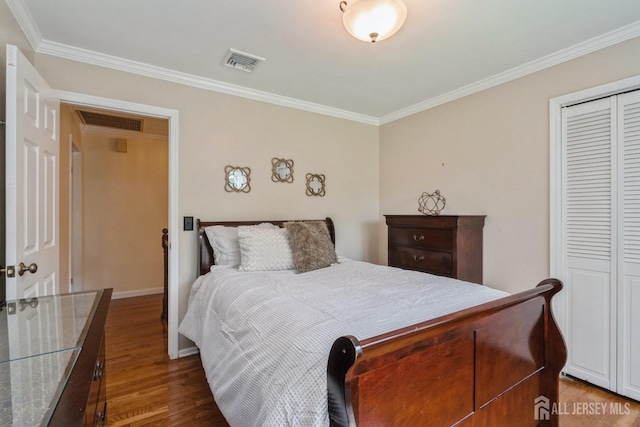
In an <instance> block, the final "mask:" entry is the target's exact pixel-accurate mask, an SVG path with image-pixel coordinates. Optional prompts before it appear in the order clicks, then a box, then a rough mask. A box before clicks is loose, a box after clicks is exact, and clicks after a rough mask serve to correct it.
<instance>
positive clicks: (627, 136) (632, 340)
mask: <svg viewBox="0 0 640 427" xmlns="http://www.w3.org/2000/svg"><path fill="white" fill-rule="evenodd" d="M617 98H618V104H617V110H618V129H619V130H618V141H619V150H618V151H619V154H618V163H619V164H620V165H621V167H620V168H619V170H620V173H619V179H618V188H619V189H622V194H623V196H622V203H621V208H620V210H619V217H618V224H619V230H620V235H621V236H623V237H622V238H621V239H620V240H619V243H618V253H619V254H622V255H621V256H619V257H618V271H619V272H620V281H619V284H618V286H619V288H618V294H619V295H618V387H617V392H618V393H620V394H623V395H625V396H629V397H631V398H633V399H636V400H640V92H639V91H636V92H631V93H626V94H622V95H618V97H617Z"/></svg>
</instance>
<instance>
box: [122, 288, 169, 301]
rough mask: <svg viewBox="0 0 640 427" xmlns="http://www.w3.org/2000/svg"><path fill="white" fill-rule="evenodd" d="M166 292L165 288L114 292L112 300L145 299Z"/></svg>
mask: <svg viewBox="0 0 640 427" xmlns="http://www.w3.org/2000/svg"><path fill="white" fill-rule="evenodd" d="M163 292H164V288H151V289H140V290H138V291H125V292H114V293H113V295H112V296H111V299H120V298H132V297H143V296H145V295H155V294H161V293H163Z"/></svg>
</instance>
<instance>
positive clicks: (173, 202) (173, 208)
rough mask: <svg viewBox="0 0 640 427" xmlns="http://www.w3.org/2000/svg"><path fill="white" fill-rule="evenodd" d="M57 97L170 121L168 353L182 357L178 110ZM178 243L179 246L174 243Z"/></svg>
mask: <svg viewBox="0 0 640 427" xmlns="http://www.w3.org/2000/svg"><path fill="white" fill-rule="evenodd" d="M54 92H55V94H56V96H57V97H59V98H60V102H63V103H68V104H74V105H79V106H86V107H97V108H102V109H109V110H114V111H121V112H128V113H133V114H144V115H147V116H152V117H158V118H163V119H167V120H169V139H168V144H169V206H168V210H169V224H168V225H169V230H172V232H171V233H170V234H169V290H168V295H167V297H168V300H169V301H168V303H169V307H168V311H169V312H168V317H169V319H168V333H167V335H168V341H169V342H168V350H169V357H170V358H171V359H175V358H177V357H178V351H179V348H178V346H179V337H178V308H179V300H178V298H179V292H178V277H179V274H178V273H179V272H178V268H179V266H178V261H179V259H180V258H179V249H180V248H179V244H178V233H177V232H178V230H180V228H179V227H180V222H179V219H178V211H179V209H178V204H179V200H180V198H179V194H178V188H179V186H178V147H179V141H178V135H179V133H178V125H179V122H178V119H179V113H178V110H173V109H170V108H164V107H156V106H152V105H146V104H138V103H134V102H128V101H121V100H117V99H110V98H102V97H99V96H92V95H86V94H81V93H75V92H67V91H61V90H56V91H54ZM174 242H175V245H174V244H173V243H174Z"/></svg>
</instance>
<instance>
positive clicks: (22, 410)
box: [0, 290, 102, 426]
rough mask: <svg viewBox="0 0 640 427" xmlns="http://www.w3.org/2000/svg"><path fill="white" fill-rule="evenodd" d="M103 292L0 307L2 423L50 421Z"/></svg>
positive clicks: (0, 407) (18, 424) (42, 298)
mask: <svg viewBox="0 0 640 427" xmlns="http://www.w3.org/2000/svg"><path fill="white" fill-rule="evenodd" d="M101 295H102V291H101V290H100V291H90V292H79V293H74V294H63V295H52V296H43V297H37V298H27V299H22V300H17V301H7V303H6V304H4V305H3V306H2V307H0V426H6V425H14V426H39V425H46V424H47V423H48V422H49V420H50V418H51V415H52V413H53V410H54V409H55V407H56V404H57V402H58V399H59V398H60V394H61V393H62V390H63V389H64V386H65V385H66V382H67V380H68V378H69V373H70V372H71V370H72V369H73V366H74V364H75V362H76V359H77V357H78V354H79V352H80V348H81V347H82V343H83V342H84V339H85V336H86V333H87V328H88V325H89V324H91V320H92V319H93V315H94V313H95V311H96V307H97V304H98V301H99V300H100V297H101Z"/></svg>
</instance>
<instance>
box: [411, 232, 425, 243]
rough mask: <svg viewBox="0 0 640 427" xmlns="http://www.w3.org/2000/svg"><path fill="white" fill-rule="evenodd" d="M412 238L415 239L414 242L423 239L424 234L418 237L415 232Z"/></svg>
mask: <svg viewBox="0 0 640 427" xmlns="http://www.w3.org/2000/svg"><path fill="white" fill-rule="evenodd" d="M413 240H415V241H416V242H420V241H422V240H424V236H423V235H420V237H418V236H416V235H415V234H414V235H413Z"/></svg>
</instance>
